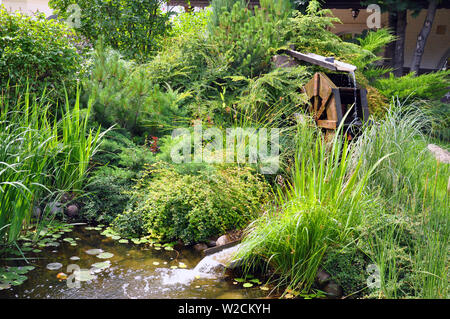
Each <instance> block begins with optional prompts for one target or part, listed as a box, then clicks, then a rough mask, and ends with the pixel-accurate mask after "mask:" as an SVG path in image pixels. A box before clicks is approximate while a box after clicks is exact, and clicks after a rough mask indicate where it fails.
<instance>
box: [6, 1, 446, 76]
mask: <svg viewBox="0 0 450 319" xmlns="http://www.w3.org/2000/svg"><path fill="white" fill-rule="evenodd" d="M0 3H3V4H4V5H5V7H6V8H7V9H8V10H10V11H17V10H18V11H21V12H23V13H26V14H32V13H34V12H36V11H40V12H43V13H44V14H45V15H46V16H50V15H51V14H52V10H51V9H50V8H49V7H48V0H0ZM332 12H333V14H334V15H335V16H336V17H338V18H339V19H340V20H341V22H342V24H336V25H335V28H334V30H333V32H335V33H337V34H339V35H341V34H347V33H351V34H353V35H354V34H359V33H361V32H362V31H363V30H365V29H367V28H368V27H367V23H366V21H367V18H368V16H369V15H370V14H371V13H370V12H369V13H368V12H367V11H366V10H364V9H362V10H361V11H360V12H359V14H358V17H357V18H356V19H354V18H353V17H352V13H351V9H333V10H332ZM425 16H426V10H422V12H421V13H420V15H419V16H418V17H415V18H414V17H413V16H411V14H410V15H408V25H407V28H406V45H405V64H404V67H405V68H409V67H410V66H411V61H412V56H413V53H414V49H415V46H416V40H417V36H418V34H419V32H420V29H421V28H422V25H423V22H424V20H425ZM387 25H388V15H387V13H384V14H382V16H381V26H382V27H386V26H387ZM438 30H439V31H440V33H442V34H438ZM449 54H450V9H439V10H437V12H436V17H435V20H434V23H433V28H432V30H431V33H430V35H429V37H428V41H427V44H426V47H425V52H424V54H423V58H422V64H421V68H422V69H437V68H440V67H442V63H443V61H444V60H446V59H447V58H448V55H449Z"/></svg>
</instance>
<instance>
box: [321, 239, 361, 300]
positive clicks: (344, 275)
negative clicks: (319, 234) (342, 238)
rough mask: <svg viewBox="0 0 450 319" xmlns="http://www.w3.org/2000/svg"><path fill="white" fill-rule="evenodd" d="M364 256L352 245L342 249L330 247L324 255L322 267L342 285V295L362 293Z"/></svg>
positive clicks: (357, 295) (353, 296)
mask: <svg viewBox="0 0 450 319" xmlns="http://www.w3.org/2000/svg"><path fill="white" fill-rule="evenodd" d="M366 258H367V257H366V256H365V255H364V254H363V253H362V252H360V251H356V250H355V249H354V247H351V248H348V247H347V248H344V249H330V252H329V253H328V254H326V255H325V256H324V260H323V263H322V267H323V269H324V270H325V271H326V272H328V273H329V274H330V275H331V278H332V279H333V280H334V281H335V282H336V283H337V284H338V285H339V286H341V287H342V290H343V293H344V296H351V297H352V298H355V297H360V296H362V295H363V291H364V290H365V289H364V288H366V285H367V277H368V276H369V275H368V274H367V272H366V268H367V264H368V262H367V260H366Z"/></svg>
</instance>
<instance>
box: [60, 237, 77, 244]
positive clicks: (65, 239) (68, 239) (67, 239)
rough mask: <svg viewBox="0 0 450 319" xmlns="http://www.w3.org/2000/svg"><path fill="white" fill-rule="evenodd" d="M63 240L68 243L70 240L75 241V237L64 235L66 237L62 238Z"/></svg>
mask: <svg viewBox="0 0 450 319" xmlns="http://www.w3.org/2000/svg"><path fill="white" fill-rule="evenodd" d="M63 240H64V241H67V242H69V243H72V242H74V241H75V239H73V238H70V237H66V238H64V239H63Z"/></svg>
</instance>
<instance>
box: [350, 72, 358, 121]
mask: <svg viewBox="0 0 450 319" xmlns="http://www.w3.org/2000/svg"><path fill="white" fill-rule="evenodd" d="M350 74H351V77H349V81H352V80H353V83H351V84H353V97H354V99H353V121H354V122H357V121H358V112H357V107H356V99H357V90H358V89H357V88H356V76H355V72H354V71H352V72H350Z"/></svg>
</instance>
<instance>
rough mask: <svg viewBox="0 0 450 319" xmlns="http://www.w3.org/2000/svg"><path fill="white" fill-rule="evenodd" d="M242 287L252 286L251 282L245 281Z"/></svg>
mask: <svg viewBox="0 0 450 319" xmlns="http://www.w3.org/2000/svg"><path fill="white" fill-rule="evenodd" d="M242 286H243V287H244V288H250V287H253V284H252V283H250V282H246V283H245V284H243V285H242Z"/></svg>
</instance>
